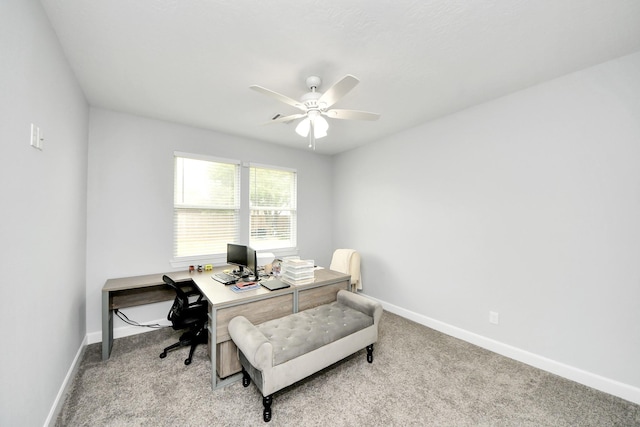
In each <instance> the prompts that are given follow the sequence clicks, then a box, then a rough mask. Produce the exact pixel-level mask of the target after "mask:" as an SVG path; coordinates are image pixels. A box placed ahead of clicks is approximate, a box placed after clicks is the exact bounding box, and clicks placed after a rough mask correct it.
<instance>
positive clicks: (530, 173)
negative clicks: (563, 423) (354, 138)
mask: <svg viewBox="0 0 640 427" xmlns="http://www.w3.org/2000/svg"><path fill="white" fill-rule="evenodd" d="M638 76H640V53H637V54H635V55H631V56H628V57H624V58H621V59H619V60H615V61H611V62H608V63H605V64H601V65H600V66H597V67H593V68H590V69H587V70H584V71H582V72H578V73H575V74H571V75H569V76H566V77H563V78H560V79H557V80H554V81H551V82H548V83H545V84H541V85H538V86H535V87H532V88H529V89H527V90H524V91H521V92H518V93H514V94H512V95H510V96H507V97H504V98H501V99H498V100H495V101H493V102H489V103H486V104H483V105H480V106H477V107H475V108H471V109H468V110H466V111H463V112H460V113H457V114H453V115H451V116H448V117H445V118H443V119H441V120H437V121H434V122H431V123H428V124H425V125H422V126H420V127H416V128H414V129H411V130H407V131H405V132H403V133H401V134H398V135H395V136H392V137H389V138H386V139H384V140H382V141H380V142H379V143H376V144H374V145H371V146H366V147H362V148H360V149H356V150H353V151H351V152H348V153H344V154H342V155H340V156H338V157H337V158H336V160H335V165H334V168H335V181H334V182H335V184H334V194H335V199H334V209H335V210H334V214H335V218H336V220H335V221H336V223H335V227H334V230H333V233H334V234H333V235H334V241H335V243H336V245H337V246H349V247H355V248H357V249H359V250H360V251H361V253H362V259H363V261H362V263H363V265H362V271H363V273H362V274H363V282H364V284H365V288H364V292H365V293H367V294H369V295H371V296H373V297H375V298H378V299H380V300H382V301H385V302H387V303H389V304H390V305H393V306H396V307H400V308H401V309H402V310H406V311H407V312H411V313H415V314H416V315H417V316H418V317H421V318H423V319H431V320H433V323H434V324H441V325H446V326H445V328H444V329H447V328H450V329H451V330H456V329H457V330H459V331H463V333H462V334H461V335H465V334H466V335H467V336H479V337H482V338H483V339H484V341H485V342H491V341H495V342H498V343H501V344H504V346H503V347H502V348H509V347H513V348H515V349H517V350H518V351H521V352H522V353H528V354H533V355H535V356H536V357H539V360H544V359H548V360H550V361H552V362H553V363H556V364H557V366H568V367H569V368H568V370H569V371H571V370H574V371H575V372H586V373H588V375H587V376H590V375H591V376H592V379H595V380H594V381H593V382H596V383H597V382H598V381H597V378H604V379H605V382H609V383H610V384H609V385H613V387H612V388H613V389H616V390H623V392H622V393H620V394H623V395H625V397H626V398H627V399H635V400H636V401H638V402H639V403H640V363H638V361H639V360H640V309H639V308H638V304H639V302H640V262H639V260H640V167H639V163H638V162H639V160H640V79H639V78H638ZM425 102H428V100H427V101H425ZM376 212H377V214H375V215H374V214H373V213H376ZM338 213H339V214H338ZM344 213H347V215H344ZM489 311H496V312H498V313H499V321H500V323H499V325H492V324H489V321H488V320H489ZM481 341H482V340H481ZM578 376H579V375H578ZM616 383H619V384H616ZM618 386H619V387H618ZM624 390H627V391H628V394H625V393H626V392H625V391H624Z"/></svg>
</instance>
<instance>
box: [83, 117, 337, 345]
mask: <svg viewBox="0 0 640 427" xmlns="http://www.w3.org/2000/svg"><path fill="white" fill-rule="evenodd" d="M90 115H91V118H90V137H89V140H90V142H89V180H88V187H89V189H88V215H89V217H88V228H87V230H88V237H87V332H88V333H89V334H91V336H96V337H97V338H95V339H90V341H100V340H101V338H100V335H99V332H100V331H101V316H100V313H101V312H100V307H101V289H102V286H103V285H104V282H105V281H106V280H107V279H109V278H116V277H125V276H135V275H141V274H150V273H161V272H169V271H174V269H173V268H172V266H171V265H170V263H169V261H170V259H171V258H172V248H173V155H174V152H175V151H181V152H188V153H197V154H205V155H210V156H217V157H222V158H230V159H239V160H241V161H243V162H256V163H263V164H269V165H275V166H283V167H288V168H294V169H297V171H298V249H299V254H300V256H302V257H304V258H312V259H315V260H316V261H317V262H319V263H321V264H324V265H327V266H328V265H329V262H330V261H331V254H332V252H333V246H332V244H331V235H330V232H329V233H328V232H327V230H331V227H332V225H333V224H332V218H331V213H332V211H333V206H332V201H331V191H332V179H333V178H332V163H331V158H330V157H328V156H324V155H320V154H316V153H314V152H313V151H308V150H306V149H303V150H292V149H289V148H285V147H282V146H276V145H272V144H267V143H264V142H259V141H252V140H247V139H243V138H238V137H234V136H229V135H225V134H221V133H217V132H212V131H207V130H203V129H197V128H193V127H188V126H182V125H177V124H172V123H168V122H163V121H158V120H150V119H145V118H141V117H136V116H132V115H128V114H122V113H115V112H111V111H107V110H103V109H95V108H92V109H91V113H90ZM301 144H302V145H303V146H304V147H306V145H305V144H304V141H302V140H301ZM169 305H170V303H159V304H154V305H149V306H144V307H139V308H130V309H125V310H124V312H125V313H126V314H127V316H129V317H130V318H132V319H134V320H136V321H138V322H141V323H148V322H150V321H156V320H159V319H164V318H166V315H167V311H168V309H169ZM115 320H116V322H115V328H116V329H118V328H122V327H123V326H124V324H123V323H122V322H121V321H120V320H119V319H117V318H116V319H115Z"/></svg>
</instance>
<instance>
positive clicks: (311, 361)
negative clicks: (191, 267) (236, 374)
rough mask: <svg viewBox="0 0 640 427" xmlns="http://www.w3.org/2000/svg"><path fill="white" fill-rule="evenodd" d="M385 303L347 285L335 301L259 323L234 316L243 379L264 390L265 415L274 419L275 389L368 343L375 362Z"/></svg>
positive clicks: (369, 358)
mask: <svg viewBox="0 0 640 427" xmlns="http://www.w3.org/2000/svg"><path fill="white" fill-rule="evenodd" d="M381 316H382V306H381V305H380V304H378V303H376V302H374V301H371V300H370V299H368V298H366V297H364V296H362V295H358V294H354V293H351V292H347V291H345V290H341V291H339V292H338V294H337V299H336V301H335V302H332V303H329V304H325V305H321V306H319V307H315V308H311V309H309V310H304V311H301V312H299V313H294V314H290V315H288V316H285V317H282V318H280V319H274V320H270V321H268V322H265V323H262V324H260V325H253V324H252V323H251V322H249V321H248V320H247V319H246V318H245V317H244V316H238V317H235V318H233V319H231V321H230V322H229V334H230V335H231V339H232V340H233V341H234V343H235V344H236V346H237V347H238V356H239V358H240V363H241V364H242V373H243V381H242V383H243V385H244V386H245V387H247V386H248V385H249V384H250V380H253V382H254V383H255V384H256V386H257V387H258V389H259V390H260V392H261V393H262V396H263V400H262V401H263V405H264V412H263V419H264V421H269V420H271V404H272V401H273V396H272V395H273V393H275V392H277V391H279V390H281V389H283V388H285V387H287V386H289V385H291V384H293V383H295V382H297V381H300V380H301V379H303V378H306V377H308V376H309V375H311V374H313V373H315V372H317V371H319V370H321V369H324V368H326V367H327V366H330V365H332V364H333V363H335V362H338V361H339V360H342V359H344V358H345V357H347V356H349V355H350V354H353V353H355V352H357V351H359V350H361V349H363V348H366V349H367V361H368V362H369V363H371V362H373V343H375V342H376V341H377V340H378V324H379V322H380V317H381Z"/></svg>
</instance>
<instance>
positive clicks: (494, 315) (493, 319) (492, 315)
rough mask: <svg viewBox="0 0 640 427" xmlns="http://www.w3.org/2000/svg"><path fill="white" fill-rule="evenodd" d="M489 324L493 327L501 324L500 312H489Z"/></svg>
mask: <svg viewBox="0 0 640 427" xmlns="http://www.w3.org/2000/svg"><path fill="white" fill-rule="evenodd" d="M489 323H491V324H493V325H497V324H498V323H500V315H499V314H498V312H496V311H490V312H489Z"/></svg>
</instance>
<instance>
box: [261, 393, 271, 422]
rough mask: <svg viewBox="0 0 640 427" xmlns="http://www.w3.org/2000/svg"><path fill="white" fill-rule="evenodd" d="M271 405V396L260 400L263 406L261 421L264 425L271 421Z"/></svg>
mask: <svg viewBox="0 0 640 427" xmlns="http://www.w3.org/2000/svg"><path fill="white" fill-rule="evenodd" d="M271 403H273V395H271V394H270V395H269V396H267V397H263V398H262V404H263V405H264V411H263V412H262V419H264V422H265V423H268V422H269V421H271Z"/></svg>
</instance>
